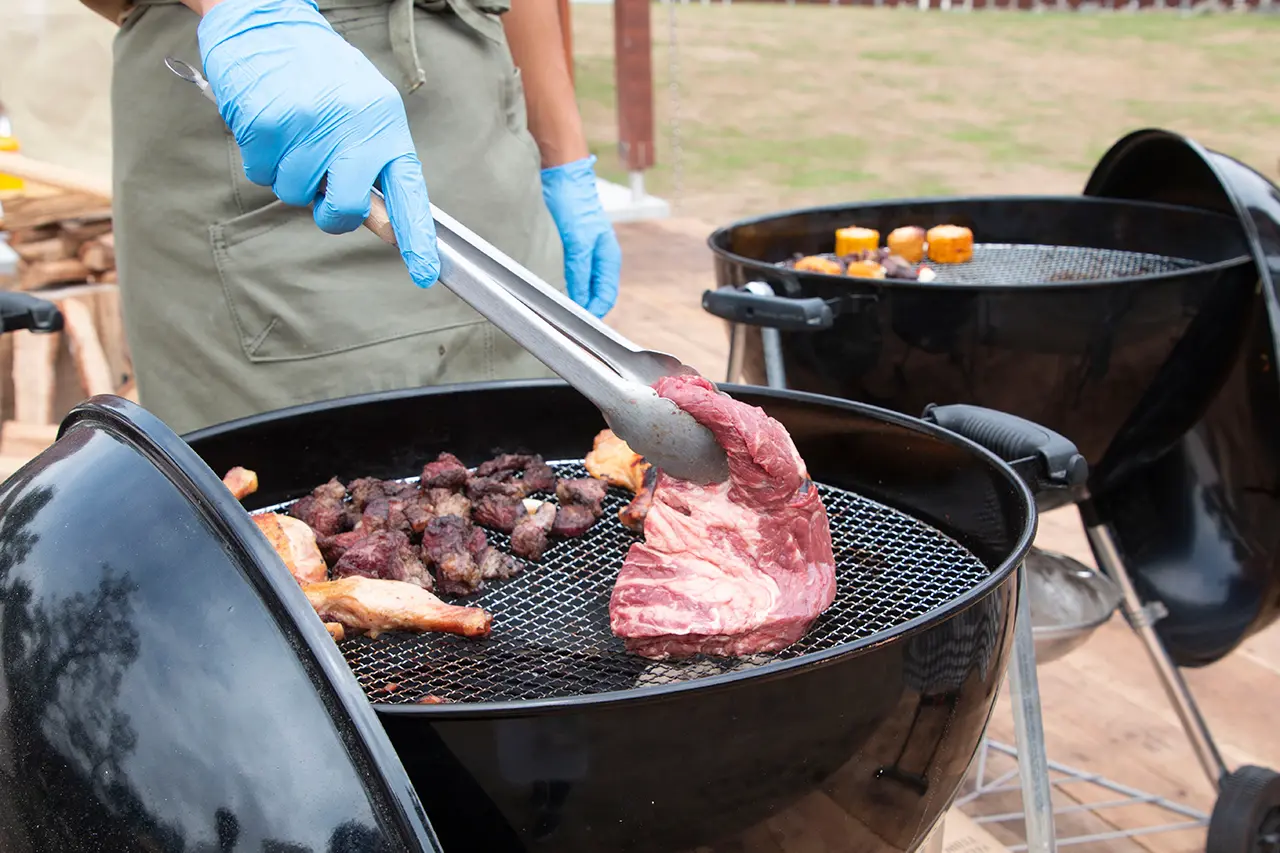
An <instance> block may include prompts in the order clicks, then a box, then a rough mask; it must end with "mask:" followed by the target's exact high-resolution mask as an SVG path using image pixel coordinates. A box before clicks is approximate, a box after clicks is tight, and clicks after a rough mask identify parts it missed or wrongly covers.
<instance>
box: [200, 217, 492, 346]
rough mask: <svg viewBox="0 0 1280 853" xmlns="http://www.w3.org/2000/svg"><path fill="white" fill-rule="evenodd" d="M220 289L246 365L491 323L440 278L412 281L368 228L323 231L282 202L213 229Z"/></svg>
mask: <svg viewBox="0 0 1280 853" xmlns="http://www.w3.org/2000/svg"><path fill="white" fill-rule="evenodd" d="M209 234H210V239H211V242H212V245H213V256H214V261H215V262H216V264H217V267H218V275H219V277H220V278H221V280H222V289H223V293H224V294H225V296H226V300H227V305H228V307H229V309H230V311H231V316H232V319H233V321H234V322H235V325H236V329H237V331H238V332H239V336H240V343H241V346H242V348H243V349H244V353H245V355H246V356H247V357H248V358H249V360H250V361H254V362H272V361H296V360H300V359H307V358H316V357H319V356H324V355H331V354H334V353H340V352H347V351H349V350H354V349H358V348H361V347H368V346H372V345H374V344H380V343H384V342H387V341H394V340H399V339H402V338H407V337H411V336H414V335H422V334H427V333H431V332H440V331H445V330H447V329H451V328H458V327H462V326H468V325H473V324H475V323H483V322H485V320H484V318H483V317H481V316H480V315H479V314H477V313H476V312H475V311H474V310H472V309H471V307H470V306H468V305H467V304H466V303H464V302H463V301H462V300H460V299H459V298H458V297H456V296H454V295H453V294H452V293H451V292H450V291H449V290H448V288H446V287H445V286H444V285H443V284H438V283H437V284H436V285H434V286H432V287H430V288H428V289H426V290H422V289H420V288H418V287H417V286H416V285H415V284H414V283H413V281H412V280H411V279H410V278H409V274H408V272H407V271H406V270H405V267H404V263H403V261H402V260H401V259H400V255H399V254H398V253H397V252H396V250H395V249H393V248H391V247H390V246H388V245H386V244H385V243H383V242H382V241H381V240H379V239H378V238H377V237H375V236H374V235H373V234H371V233H370V232H369V231H368V230H367V229H365V228H363V227H362V228H359V229H357V230H356V231H354V232H352V233H350V234H342V235H331V234H325V233H324V232H323V231H321V230H320V229H319V228H317V227H316V224H315V221H314V220H313V219H312V217H311V211H310V209H307V208H296V207H289V206H288V205H286V204H284V203H283V202H280V201H275V202H272V203H270V204H268V205H266V206H265V207H261V208H259V209H257V210H253V211H250V212H249V213H245V214H243V215H241V216H237V217H235V218H234V219H230V220H227V221H225V222H217V223H214V224H213V225H211V226H210V227H209Z"/></svg>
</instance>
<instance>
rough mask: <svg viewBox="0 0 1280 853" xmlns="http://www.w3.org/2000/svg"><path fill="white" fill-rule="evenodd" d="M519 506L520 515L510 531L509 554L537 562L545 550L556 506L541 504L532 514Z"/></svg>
mask: <svg viewBox="0 0 1280 853" xmlns="http://www.w3.org/2000/svg"><path fill="white" fill-rule="evenodd" d="M519 506H520V511H521V513H522V515H521V516H519V517H518V518H517V519H516V520H515V526H514V528H513V529H512V531H511V553H512V554H515V555H516V556H517V557H522V558H524V559H526V560H531V561H533V562H537V561H538V560H540V559H542V552H543V551H545V550H546V549H547V534H548V533H549V532H551V526H552V525H553V524H555V521H556V506H555V504H551V503H542V504H539V505H538V508H537V509H535V510H534V511H533V512H529V511H528V510H526V509H525V508H524V504H520V505H519Z"/></svg>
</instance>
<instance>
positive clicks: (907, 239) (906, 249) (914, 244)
mask: <svg viewBox="0 0 1280 853" xmlns="http://www.w3.org/2000/svg"><path fill="white" fill-rule="evenodd" d="M887 242H888V244H889V251H890V252H893V253H894V254H895V255H897V256H898V257H900V258H902V259H903V260H904V261H909V262H911V263H913V264H918V263H920V262H921V261H922V260H924V229H923V228H917V227H916V226H914V225H904V226H903V227H901V228H895V229H893V231H891V232H889V237H888V240H887Z"/></svg>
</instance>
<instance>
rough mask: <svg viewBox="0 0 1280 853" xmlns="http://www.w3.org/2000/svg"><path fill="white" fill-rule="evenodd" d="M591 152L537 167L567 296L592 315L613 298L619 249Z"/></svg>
mask: <svg viewBox="0 0 1280 853" xmlns="http://www.w3.org/2000/svg"><path fill="white" fill-rule="evenodd" d="M595 164H596V158H595V155H591V156H590V157H585V158H583V159H581V160H575V161H574V162H572V163H565V164H564V165H563V166H553V167H551V168H549V169H543V170H542V198H543V201H545V202H546V205H547V209H548V210H550V211H551V218H552V219H554V220H555V223H556V228H557V229H558V230H559V231H560V239H561V240H562V241H563V242H564V271H565V283H566V284H567V286H568V290H569V297H570V298H571V299H572V300H573V301H574V302H576V303H578V304H579V305H581V306H582V307H584V308H586V309H587V310H588V311H590V312H591V313H592V314H594V315H595V316H597V317H603V316H604V315H606V314H608V313H609V311H610V310H611V309H612V308H613V306H614V305H615V304H616V303H617V301H618V280H619V279H620V278H621V275H622V249H621V247H620V246H619V245H618V238H617V235H616V234H615V233H614V230H613V223H612V222H610V221H609V216H608V214H607V213H605V210H604V206H603V205H602V204H601V203H600V194H599V192H598V191H597V189H596V173H595Z"/></svg>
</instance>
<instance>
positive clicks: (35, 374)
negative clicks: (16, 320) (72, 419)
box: [10, 330, 62, 424]
mask: <svg viewBox="0 0 1280 853" xmlns="http://www.w3.org/2000/svg"><path fill="white" fill-rule="evenodd" d="M10 336H11V337H12V338H13V339H14V340H13V419H14V420H16V421H22V422H23V423H28V424H49V423H53V414H54V412H53V396H54V391H55V381H54V378H55V375H56V364H57V361H58V349H59V347H58V344H59V343H60V342H61V340H62V335H61V333H59V332H53V333H49V334H42V335H41V334H35V333H34V332H29V331H26V330H23V331H20V332H13V333H11V335H10Z"/></svg>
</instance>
